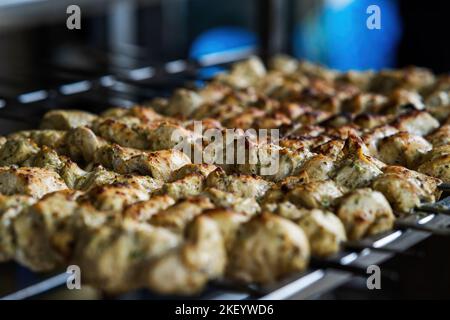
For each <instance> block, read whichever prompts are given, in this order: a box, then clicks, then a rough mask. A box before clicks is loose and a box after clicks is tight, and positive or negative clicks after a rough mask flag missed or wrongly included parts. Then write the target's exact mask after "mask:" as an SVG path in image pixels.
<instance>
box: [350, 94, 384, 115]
mask: <svg viewBox="0 0 450 320" xmlns="http://www.w3.org/2000/svg"><path fill="white" fill-rule="evenodd" d="M387 101H388V98H387V97H386V96H384V95H381V94H375V93H366V92H362V93H358V94H356V95H354V96H353V97H352V98H350V99H349V100H347V101H344V103H343V105H342V109H343V111H344V112H351V113H364V112H370V113H372V112H379V111H380V110H381V109H383V107H384V105H385V104H386V103H387Z"/></svg>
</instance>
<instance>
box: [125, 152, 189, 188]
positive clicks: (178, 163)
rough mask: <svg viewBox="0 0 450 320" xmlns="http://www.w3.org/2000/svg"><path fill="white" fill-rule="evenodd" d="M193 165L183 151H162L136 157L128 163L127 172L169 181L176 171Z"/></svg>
mask: <svg viewBox="0 0 450 320" xmlns="http://www.w3.org/2000/svg"><path fill="white" fill-rule="evenodd" d="M189 163H191V161H190V159H189V157H188V156H187V155H186V154H184V153H183V152H181V151H178V150H175V149H172V150H161V151H156V152H150V153H143V154H141V155H136V156H134V157H132V158H131V159H129V160H128V161H127V166H128V168H127V170H126V171H127V172H124V173H133V172H138V173H140V174H143V175H150V176H151V177H153V178H155V179H158V180H163V181H169V180H170V178H171V175H172V173H173V172H174V171H175V170H178V169H180V168H181V167H183V166H185V165H187V164H189Z"/></svg>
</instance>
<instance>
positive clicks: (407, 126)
mask: <svg viewBox="0 0 450 320" xmlns="http://www.w3.org/2000/svg"><path fill="white" fill-rule="evenodd" d="M394 126H395V127H396V128H397V129H398V130H399V131H406V132H408V133H410V134H412V135H417V136H425V135H427V134H429V133H431V132H433V131H434V130H436V129H437V128H439V121H437V120H436V119H435V118H433V116H431V114H429V113H428V112H425V111H413V112H410V113H407V114H404V115H401V116H400V117H399V118H397V120H396V121H395V123H394Z"/></svg>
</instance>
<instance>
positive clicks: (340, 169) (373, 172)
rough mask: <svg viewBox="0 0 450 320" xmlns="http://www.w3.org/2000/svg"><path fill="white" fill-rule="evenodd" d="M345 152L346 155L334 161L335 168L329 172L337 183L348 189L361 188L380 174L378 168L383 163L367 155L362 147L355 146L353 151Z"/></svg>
mask: <svg viewBox="0 0 450 320" xmlns="http://www.w3.org/2000/svg"><path fill="white" fill-rule="evenodd" d="M350 150H351V149H349V150H348V151H347V152H346V153H347V156H346V157H345V158H343V159H342V160H341V161H339V162H338V163H336V169H335V170H334V171H333V173H332V174H331V177H332V179H333V180H334V181H335V182H336V183H337V184H338V185H339V186H342V187H345V188H349V189H355V188H361V187H366V186H368V185H370V183H371V182H372V180H373V179H374V178H376V177H377V176H379V175H380V174H382V171H381V170H380V168H381V167H383V165H384V164H383V163H380V162H379V161H378V160H377V159H375V158H373V157H371V156H369V155H367V154H366V153H365V152H367V153H368V151H364V149H363V148H359V147H358V148H356V150H355V151H354V152H355V153H351V152H350Z"/></svg>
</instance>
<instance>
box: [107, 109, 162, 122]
mask: <svg viewBox="0 0 450 320" xmlns="http://www.w3.org/2000/svg"><path fill="white" fill-rule="evenodd" d="M100 116H101V117H102V118H112V119H123V118H135V119H136V120H137V121H136V123H141V124H146V123H152V122H155V121H159V120H163V119H164V117H163V116H162V115H160V114H159V113H157V112H156V111H155V110H154V109H153V108H151V107H143V106H134V107H131V108H129V109H128V108H110V109H108V110H106V111H104V112H102V113H101V114H100Z"/></svg>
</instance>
